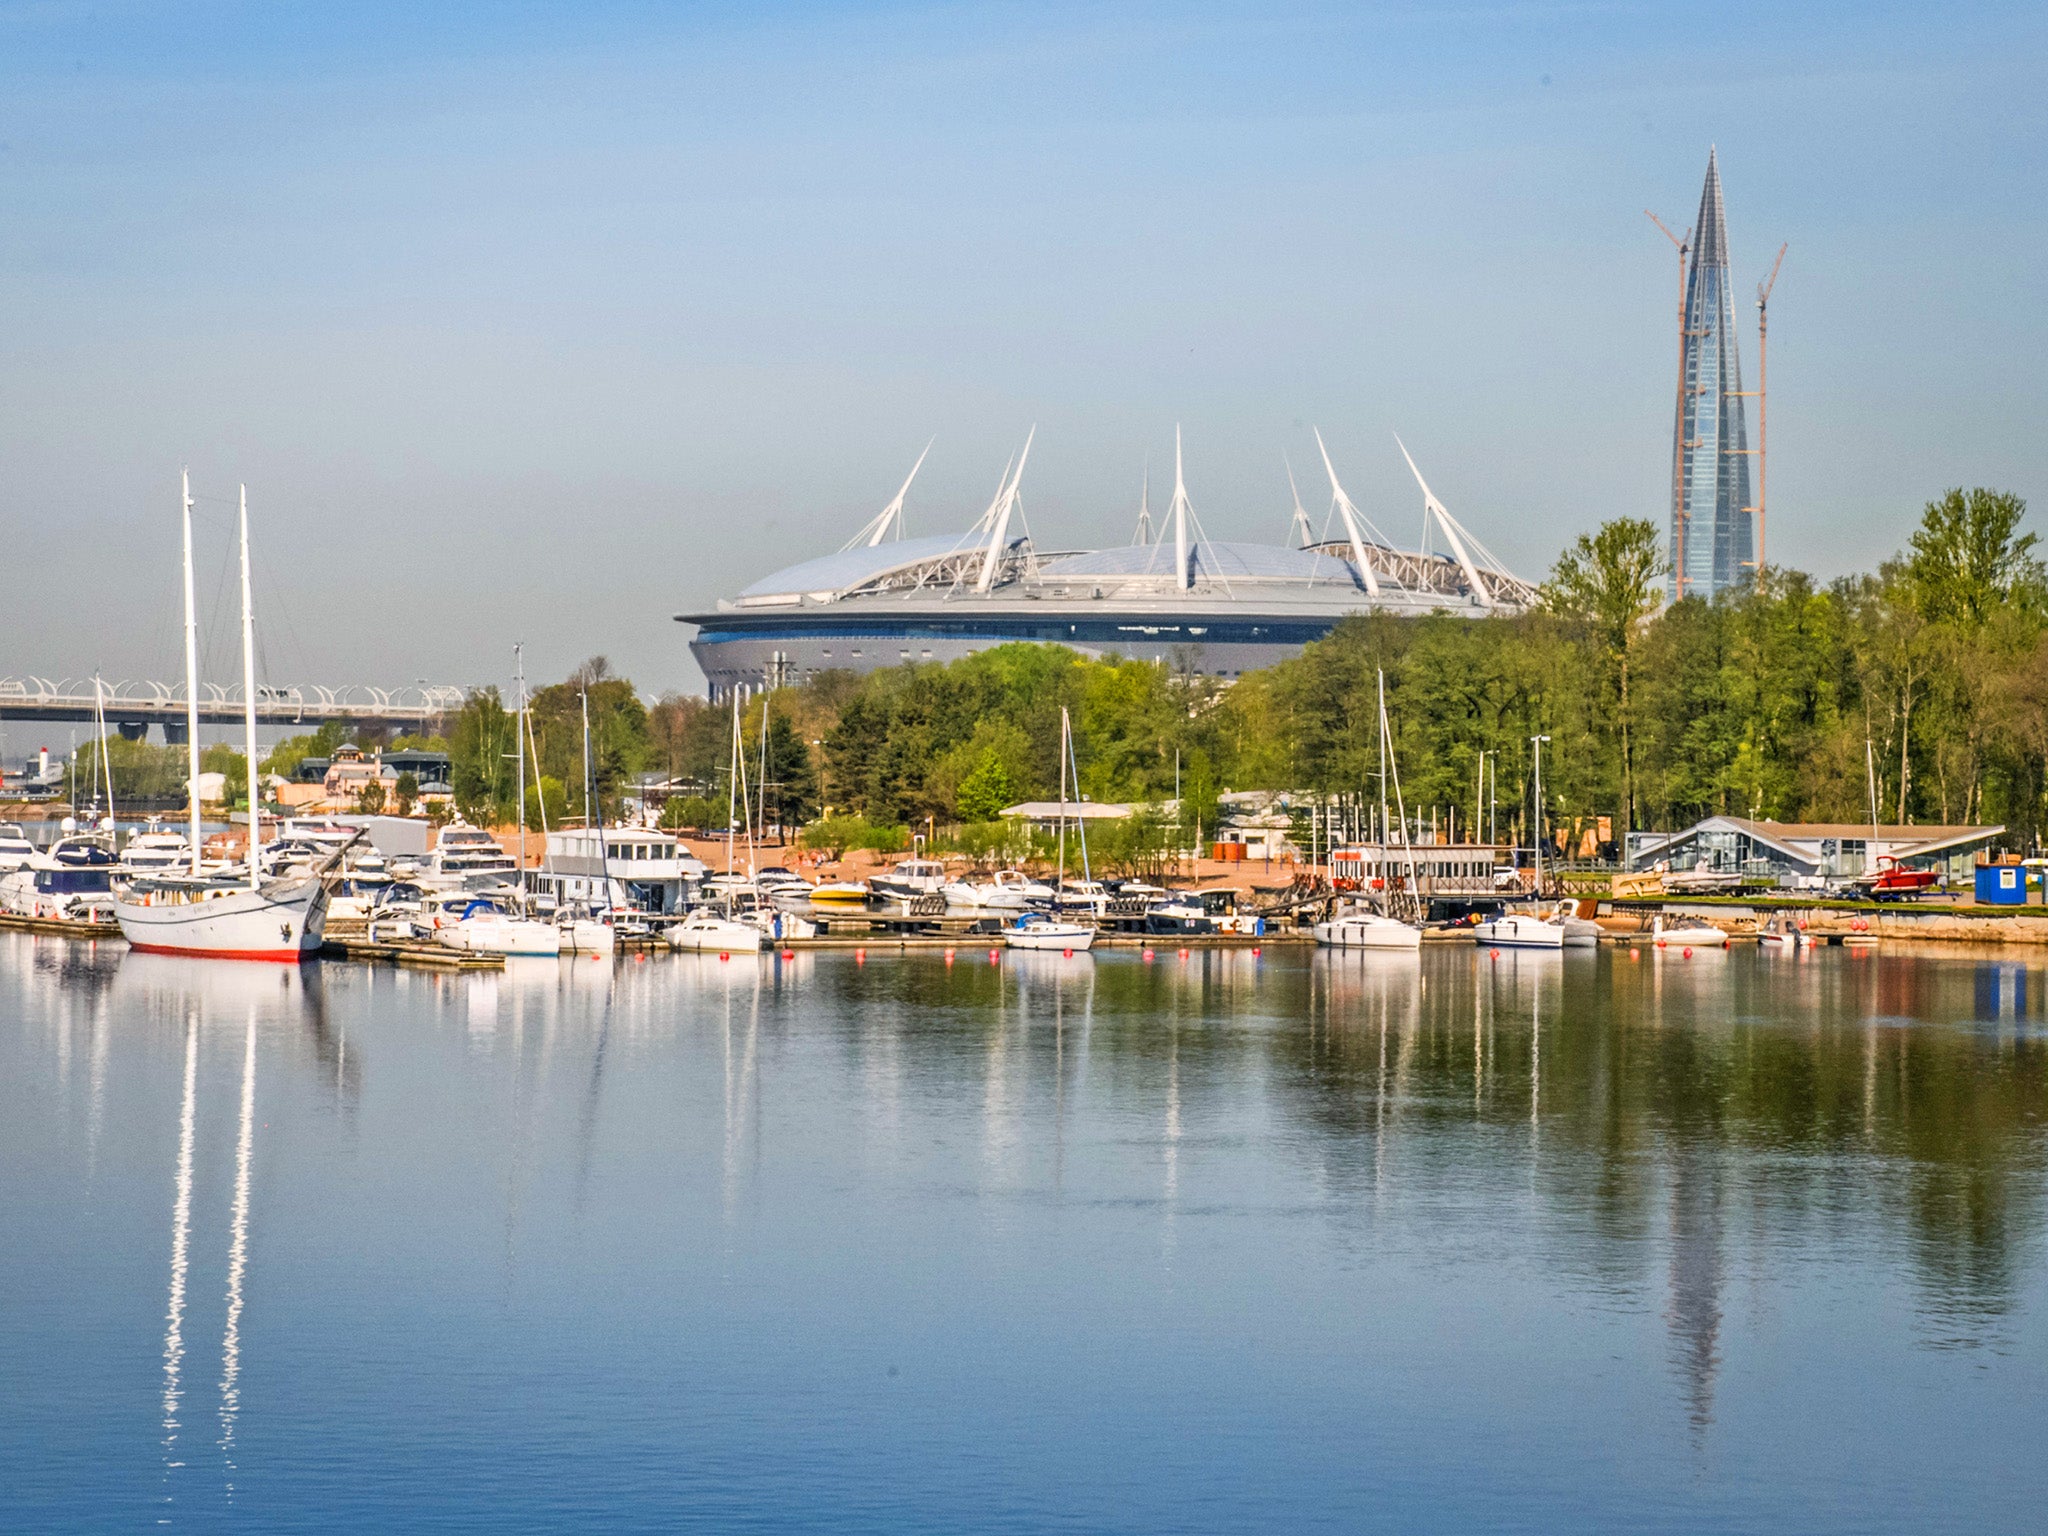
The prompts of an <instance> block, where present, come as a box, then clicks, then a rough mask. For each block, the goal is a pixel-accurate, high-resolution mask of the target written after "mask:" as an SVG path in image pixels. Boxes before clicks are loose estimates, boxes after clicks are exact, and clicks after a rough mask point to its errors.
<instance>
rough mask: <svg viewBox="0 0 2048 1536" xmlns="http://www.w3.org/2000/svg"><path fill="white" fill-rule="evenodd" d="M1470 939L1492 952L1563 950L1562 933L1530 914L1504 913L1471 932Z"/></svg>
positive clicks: (1562, 930)
mask: <svg viewBox="0 0 2048 1536" xmlns="http://www.w3.org/2000/svg"><path fill="white" fill-rule="evenodd" d="M1472 937H1473V938H1474V939H1475V940H1477V941H1478V942H1479V943H1481V944H1485V945H1489V946H1491V947H1492V948H1494V949H1556V950H1562V949H1563V948H1564V929H1562V928H1560V927H1559V926H1558V925H1557V924H1556V923H1548V922H1545V921H1544V920H1543V919H1542V918H1540V917H1537V916H1536V915H1535V914H1533V913H1529V912H1504V913H1502V914H1501V915H1500V916H1499V917H1497V918H1495V919H1494V920H1493V921H1492V922H1490V923H1481V924H1479V925H1478V926H1477V927H1476V928H1474V929H1473V930H1472Z"/></svg>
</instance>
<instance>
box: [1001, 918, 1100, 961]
mask: <svg viewBox="0 0 2048 1536" xmlns="http://www.w3.org/2000/svg"><path fill="white" fill-rule="evenodd" d="M1003 942H1004V943H1005V944H1007V945H1008V946H1009V947H1010V948H1011V949H1056V950H1059V951H1060V952H1061V953H1063V954H1064V953H1068V952H1071V951H1073V950H1077V949H1087V948H1089V947H1090V946H1092V945H1093V944H1094V943H1095V926H1094V924H1092V923H1070V922H1065V921H1063V920H1061V919H1058V918H1052V917H1047V916H1046V915H1045V914H1044V913H1043V912H1026V913H1025V914H1024V915H1023V916H1022V917H1020V918H1018V919H1017V921H1016V922H1015V923H1013V924H1012V925H1011V926H1010V927H1008V928H1005V929H1004V930H1003Z"/></svg>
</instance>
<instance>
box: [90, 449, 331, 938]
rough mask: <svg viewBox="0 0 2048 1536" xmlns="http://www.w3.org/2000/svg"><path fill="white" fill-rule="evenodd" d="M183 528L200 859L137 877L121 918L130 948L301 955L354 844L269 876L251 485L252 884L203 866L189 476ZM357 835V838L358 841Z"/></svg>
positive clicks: (247, 651)
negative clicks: (184, 868)
mask: <svg viewBox="0 0 2048 1536" xmlns="http://www.w3.org/2000/svg"><path fill="white" fill-rule="evenodd" d="M182 487H183V498H184V534H185V571H184V574H185V741H186V747H187V766H188V769H189V771H190V775H191V780H192V782H191V793H190V797H189V798H190V810H189V813H188V814H189V817H190V822H191V826H190V843H191V854H192V864H191V868H190V870H189V872H187V873H185V874H181V875H169V874H165V875H157V876H151V877H148V878H142V879H137V880H134V881H131V882H129V883H128V884H127V885H125V886H118V887H116V888H115V891H114V917H115V920H116V921H118V922H119V923H120V925H121V933H122V936H123V937H124V938H126V939H127V940H128V943H129V945H130V946H131V947H132V948H135V949H139V950H144V951H147V952H150V953H154V954H169V955H191V956H200V957H207V958H212V959H222V960H289V961H297V960H303V959H304V958H305V957H306V956H307V955H309V954H312V953H313V952H315V951H316V950H318V949H319V948H320V943H321V938H322V935H323V931H324V929H325V928H326V926H327V902H328V895H329V892H328V885H327V875H328V872H329V871H330V870H332V869H333V868H334V867H335V866H336V865H337V864H339V863H340V862H341V858H342V855H343V854H344V853H345V852H346V851H347V849H348V847H349V846H350V844H344V845H342V846H341V847H338V848H336V849H334V850H333V851H332V852H331V853H329V854H328V855H327V856H326V857H325V858H324V859H322V860H321V861H320V863H319V864H317V865H315V866H314V867H313V868H311V869H303V870H298V871H295V872H293V873H291V874H288V875H284V876H281V877H279V878H276V879H270V880H266V879H264V878H263V861H262V859H261V858H260V857H259V856H258V850H259V849H261V848H262V846H263V838H262V832H261V828H262V817H263V810H262V798H263V796H262V783H261V778H260V776H259V774H258V773H257V767H256V764H257V758H256V621H255V613H254V609H253V607H252V605H251V600H250V596H249V491H248V487H246V486H244V487H243V488H242V497H241V537H242V715H243V721H242V724H243V738H244V746H245V749H246V751H247V752H248V763H249V857H248V861H247V878H246V880H244V879H240V878H236V877H234V876H231V875H227V874H222V875H218V876H214V877H208V876H207V875H205V874H204V873H203V872H202V871H201V869H200V866H199V853H200V845H201V842H202V839H201V838H200V835H199V618H198V612H197V609H196V607H195V604H194V601H193V594H192V477H191V475H190V474H189V473H188V474H187V475H185V477H184V479H183V482H182ZM353 841H354V840H353V839H351V840H350V842H351V844H352V843H353Z"/></svg>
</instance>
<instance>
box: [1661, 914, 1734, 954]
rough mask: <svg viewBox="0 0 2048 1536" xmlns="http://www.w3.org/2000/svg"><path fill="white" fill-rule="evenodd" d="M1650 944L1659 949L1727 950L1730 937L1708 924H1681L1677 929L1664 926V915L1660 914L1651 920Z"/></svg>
mask: <svg viewBox="0 0 2048 1536" xmlns="http://www.w3.org/2000/svg"><path fill="white" fill-rule="evenodd" d="M1650 942H1651V943H1652V944H1654V945H1655V946H1656V947H1657V948H1659V949H1726V948H1727V947H1728V935H1727V934H1725V933H1723V932H1722V931H1721V930H1720V929H1719V928H1715V927H1713V926H1711V925H1709V924H1707V923H1700V922H1691V923H1681V924H1679V925H1678V926H1677V927H1675V928H1667V927H1665V926H1664V914H1663V913H1662V912H1659V913H1658V914H1657V915H1656V916H1655V917H1653V918H1651V919H1650Z"/></svg>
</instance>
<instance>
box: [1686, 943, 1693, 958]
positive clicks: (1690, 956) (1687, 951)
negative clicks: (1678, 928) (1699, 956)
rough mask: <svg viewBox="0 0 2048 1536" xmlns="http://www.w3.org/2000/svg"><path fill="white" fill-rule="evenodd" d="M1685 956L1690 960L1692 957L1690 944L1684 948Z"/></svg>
mask: <svg viewBox="0 0 2048 1536" xmlns="http://www.w3.org/2000/svg"><path fill="white" fill-rule="evenodd" d="M1685 958H1686V959H1688V960H1690V959H1691V958H1692V949H1691V947H1690V946H1687V948H1686V951H1685Z"/></svg>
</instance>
